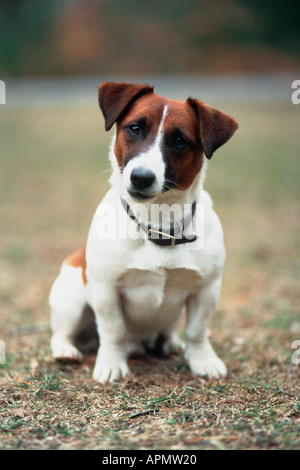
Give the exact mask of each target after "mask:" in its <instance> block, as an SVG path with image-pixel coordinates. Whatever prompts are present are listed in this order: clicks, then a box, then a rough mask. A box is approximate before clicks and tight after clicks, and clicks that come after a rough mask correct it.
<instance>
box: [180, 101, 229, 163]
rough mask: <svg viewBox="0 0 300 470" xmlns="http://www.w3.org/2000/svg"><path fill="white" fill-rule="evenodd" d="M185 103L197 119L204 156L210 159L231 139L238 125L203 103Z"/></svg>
mask: <svg viewBox="0 0 300 470" xmlns="http://www.w3.org/2000/svg"><path fill="white" fill-rule="evenodd" d="M187 102H188V104H189V105H190V106H191V107H192V108H193V110H194V111H195V113H196V116H197V118H198V121H199V126H200V137H201V141H202V145H203V149H204V153H205V156H206V157H207V158H211V157H212V155H213V153H214V152H215V151H216V150H217V149H218V148H219V147H221V145H223V144H225V142H227V140H229V139H230V137H232V135H233V134H234V132H235V131H236V130H237V128H238V123H237V122H236V120H235V119H234V118H232V117H231V116H229V115H228V114H225V113H223V112H222V111H219V110H218V109H215V108H212V107H211V106H208V105H207V104H206V103H204V102H203V101H200V100H195V99H193V98H188V100H187Z"/></svg>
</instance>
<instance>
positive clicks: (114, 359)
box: [92, 284, 129, 383]
mask: <svg viewBox="0 0 300 470" xmlns="http://www.w3.org/2000/svg"><path fill="white" fill-rule="evenodd" d="M92 299H93V301H92V304H93V305H92V306H93V309H94V311H95V316H96V322H97V326H98V332H99V336H100V347H99V350H98V354H97V359H96V364H95V368H94V372H93V378H94V379H95V380H97V381H98V382H100V383H106V382H113V381H114V380H119V379H121V378H122V377H124V376H125V375H126V374H127V373H128V372H129V368H128V365H127V354H126V327H125V324H124V320H123V315H122V309H121V302H120V299H119V296H118V293H117V291H116V289H113V288H112V287H110V286H107V285H102V284H101V285H97V284H96V285H94V286H93V296H92Z"/></svg>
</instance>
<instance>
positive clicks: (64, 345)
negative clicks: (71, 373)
mask: <svg viewBox="0 0 300 470" xmlns="http://www.w3.org/2000/svg"><path fill="white" fill-rule="evenodd" d="M51 347H52V355H53V358H54V359H55V360H56V361H59V362H81V361H82V358H83V356H82V354H81V352H80V351H79V350H78V349H77V348H76V347H75V346H74V345H73V344H72V343H70V342H69V341H67V340H65V339H59V340H55V339H53V340H52V344H51Z"/></svg>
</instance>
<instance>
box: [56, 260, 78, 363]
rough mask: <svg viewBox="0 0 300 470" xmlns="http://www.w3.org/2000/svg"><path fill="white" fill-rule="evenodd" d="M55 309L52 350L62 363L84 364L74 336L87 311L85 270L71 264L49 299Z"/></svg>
mask: <svg viewBox="0 0 300 470" xmlns="http://www.w3.org/2000/svg"><path fill="white" fill-rule="evenodd" d="M49 303H50V308H51V330H52V338H51V349H52V354H53V357H54V358H55V359H56V360H61V361H81V359H82V354H81V352H80V351H79V350H78V349H77V348H76V347H75V345H74V337H75V335H76V332H77V329H78V326H79V324H80V320H81V315H82V312H83V310H84V307H85V304H86V300H85V285H84V282H83V279H82V270H81V269H80V268H78V267H77V268H76V267H73V266H69V265H67V264H63V265H62V269H61V272H60V274H59V276H58V277H57V279H56V280H55V282H54V284H53V286H52V289H51V292H50V297H49Z"/></svg>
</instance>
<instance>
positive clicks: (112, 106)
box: [98, 82, 153, 131]
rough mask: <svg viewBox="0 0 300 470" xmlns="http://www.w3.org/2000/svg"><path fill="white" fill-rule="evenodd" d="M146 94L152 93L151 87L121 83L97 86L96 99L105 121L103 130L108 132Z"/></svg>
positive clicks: (106, 83) (105, 83) (107, 83)
mask: <svg viewBox="0 0 300 470" xmlns="http://www.w3.org/2000/svg"><path fill="white" fill-rule="evenodd" d="M147 93H153V87H150V86H149V85H138V84H136V83H121V82H104V83H102V84H101V85H99V86H98V99H99V106H100V108H101V111H102V113H103V116H104V119H105V130H107V131H109V130H110V128H111V127H112V126H113V124H114V123H115V122H116V121H117V120H118V119H119V118H120V117H121V115H122V114H124V113H125V112H126V111H127V110H128V109H129V107H130V106H131V105H132V104H133V103H134V102H135V101H136V100H137V99H138V98H140V97H141V96H143V95H145V94H147Z"/></svg>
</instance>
